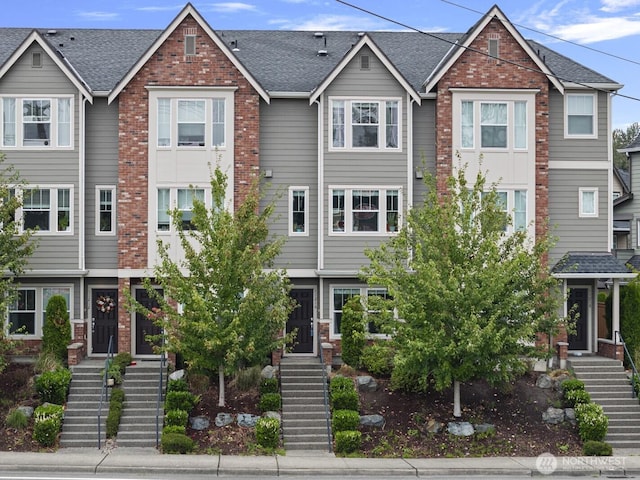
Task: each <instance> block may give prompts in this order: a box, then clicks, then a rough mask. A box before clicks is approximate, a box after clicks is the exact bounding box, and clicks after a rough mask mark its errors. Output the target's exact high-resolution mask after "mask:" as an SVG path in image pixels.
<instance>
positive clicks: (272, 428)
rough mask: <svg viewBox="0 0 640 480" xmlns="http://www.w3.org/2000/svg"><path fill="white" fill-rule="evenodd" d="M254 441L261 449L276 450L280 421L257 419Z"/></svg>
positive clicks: (278, 441)
mask: <svg viewBox="0 0 640 480" xmlns="http://www.w3.org/2000/svg"><path fill="white" fill-rule="evenodd" d="M256 441H257V443H258V445H260V446H261V447H263V448H278V445H279V444H280V421H279V420H278V419H277V418H267V417H262V418H259V419H258V421H257V422H256Z"/></svg>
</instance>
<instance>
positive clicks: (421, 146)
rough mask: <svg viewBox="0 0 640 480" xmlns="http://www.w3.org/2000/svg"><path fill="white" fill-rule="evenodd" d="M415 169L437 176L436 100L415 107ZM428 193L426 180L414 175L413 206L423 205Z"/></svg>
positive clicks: (425, 101)
mask: <svg viewBox="0 0 640 480" xmlns="http://www.w3.org/2000/svg"><path fill="white" fill-rule="evenodd" d="M413 168H414V170H415V171H423V170H424V173H427V172H428V173H430V174H431V175H435V174H436V102H435V100H422V105H417V104H414V105H413ZM426 193H427V188H426V187H425V184H424V180H423V179H418V178H416V176H415V174H414V175H413V204H414V205H420V204H422V203H423V202H424V197H425V194H426ZM405 208H406V207H405Z"/></svg>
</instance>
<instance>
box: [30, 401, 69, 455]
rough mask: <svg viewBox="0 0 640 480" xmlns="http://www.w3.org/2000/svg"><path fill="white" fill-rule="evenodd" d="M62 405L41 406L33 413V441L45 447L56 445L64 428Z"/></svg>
mask: <svg viewBox="0 0 640 480" xmlns="http://www.w3.org/2000/svg"><path fill="white" fill-rule="evenodd" d="M63 416H64V408H63V407H62V405H51V404H49V405H41V406H39V407H37V408H36V409H35V411H34V413H33V419H34V424H33V439H34V440H35V441H36V442H38V443H39V444H40V445H42V446H44V447H51V446H53V445H55V443H56V439H57V438H58V433H60V429H61V428H62V418H63Z"/></svg>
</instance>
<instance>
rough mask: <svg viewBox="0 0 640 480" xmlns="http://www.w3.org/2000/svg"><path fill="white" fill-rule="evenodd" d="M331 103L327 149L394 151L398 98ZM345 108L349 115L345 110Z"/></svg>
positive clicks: (336, 101)
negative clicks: (329, 134)
mask: <svg viewBox="0 0 640 480" xmlns="http://www.w3.org/2000/svg"><path fill="white" fill-rule="evenodd" d="M330 105H331V114H330V119H331V138H330V140H329V145H330V148H336V149H342V148H349V149H354V150H398V149H399V148H400V118H401V115H400V102H399V101H398V100H340V99H334V100H331V102H330ZM347 111H349V112H350V114H347V113H346V112H347Z"/></svg>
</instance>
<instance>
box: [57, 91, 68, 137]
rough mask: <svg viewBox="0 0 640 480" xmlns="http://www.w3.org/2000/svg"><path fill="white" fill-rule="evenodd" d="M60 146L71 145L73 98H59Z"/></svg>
mask: <svg viewBox="0 0 640 480" xmlns="http://www.w3.org/2000/svg"><path fill="white" fill-rule="evenodd" d="M58 146H59V147H69V146H71V99H70V98H60V99H58Z"/></svg>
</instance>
